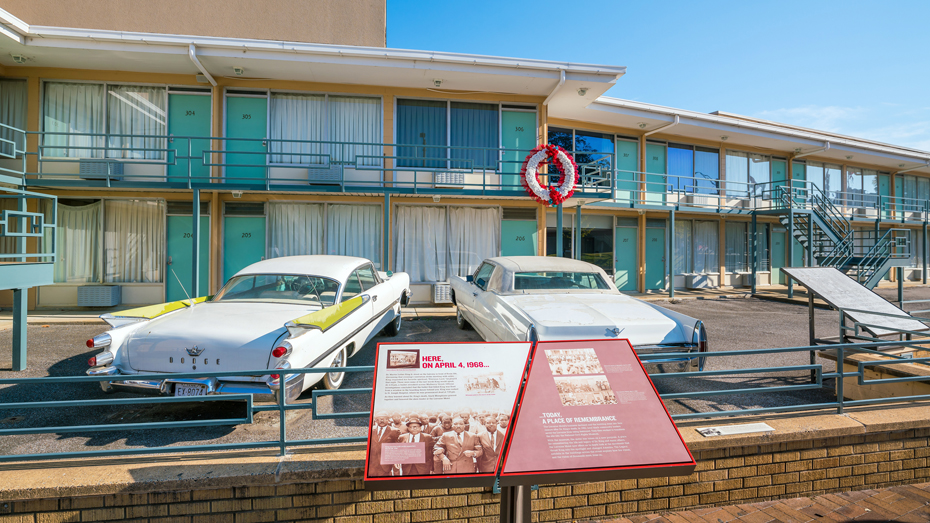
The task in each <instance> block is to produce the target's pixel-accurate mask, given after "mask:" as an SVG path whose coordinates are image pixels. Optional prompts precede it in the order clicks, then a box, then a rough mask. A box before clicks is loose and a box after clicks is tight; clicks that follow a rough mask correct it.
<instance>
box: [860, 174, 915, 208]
mask: <svg viewBox="0 0 930 523" xmlns="http://www.w3.org/2000/svg"><path fill="white" fill-rule="evenodd" d="M916 192H917V191H916V187H915V191H914V193H915V194H916ZM862 194H863V204H864V205H866V206H868V207H875V206H876V205H878V171H874V170H872V169H863V170H862Z"/></svg>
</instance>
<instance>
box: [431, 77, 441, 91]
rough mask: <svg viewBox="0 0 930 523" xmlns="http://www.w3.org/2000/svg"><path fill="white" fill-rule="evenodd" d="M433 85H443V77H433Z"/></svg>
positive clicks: (436, 86) (438, 86)
mask: <svg viewBox="0 0 930 523" xmlns="http://www.w3.org/2000/svg"><path fill="white" fill-rule="evenodd" d="M433 87H435V88H437V89H439V88H440V87H442V78H433Z"/></svg>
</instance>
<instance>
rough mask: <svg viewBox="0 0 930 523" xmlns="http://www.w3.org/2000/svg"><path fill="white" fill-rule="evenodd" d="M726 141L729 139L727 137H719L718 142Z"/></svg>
mask: <svg viewBox="0 0 930 523" xmlns="http://www.w3.org/2000/svg"><path fill="white" fill-rule="evenodd" d="M728 139H730V137H729V136H726V135H724V136H721V137H720V141H721V142H725V141H727V140H728Z"/></svg>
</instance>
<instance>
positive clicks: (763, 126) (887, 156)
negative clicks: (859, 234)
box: [549, 97, 930, 174]
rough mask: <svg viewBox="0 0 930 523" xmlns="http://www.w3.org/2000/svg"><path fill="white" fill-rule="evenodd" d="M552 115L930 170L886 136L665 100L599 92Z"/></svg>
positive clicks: (925, 160)
mask: <svg viewBox="0 0 930 523" xmlns="http://www.w3.org/2000/svg"><path fill="white" fill-rule="evenodd" d="M549 115H550V117H554V118H562V119H567V120H578V121H583V122H592V123H598V124H601V125H607V126H611V127H618V128H625V129H631V130H634V131H631V132H632V134H636V135H642V134H644V133H648V132H649V131H652V130H655V129H658V128H660V127H663V126H666V125H668V124H670V123H672V122H674V121H675V118H676V116H677V117H678V119H679V123H678V124H677V125H675V126H673V127H670V128H669V129H668V130H667V131H663V132H661V133H659V134H657V135H656V137H659V136H661V138H662V139H667V140H670V141H674V140H675V139H676V138H680V139H681V141H682V142H688V141H689V140H690V141H693V140H699V141H705V142H714V143H717V144H719V145H720V147H727V148H739V147H750V148H757V149H763V150H768V151H771V154H773V155H780V156H786V157H792V156H793V155H795V154H802V155H803V154H804V153H806V152H809V151H814V150H818V149H823V148H824V147H825V145H826V144H829V148H827V149H826V150H823V151H820V152H817V153H816V155H812V156H811V157H810V158H814V157H816V158H817V159H818V160H823V161H831V162H835V163H839V164H853V165H856V164H866V165H873V166H876V167H879V168H882V169H884V170H888V171H891V172H897V171H904V170H907V171H908V172H915V173H918V172H919V173H923V174H930V152H927V151H920V150H917V149H911V148H907V147H899V146H895V145H890V144H885V143H881V142H876V141H871V140H865V139H861V138H854V137H850V136H843V135H839V134H833V133H827V132H822V131H816V130H812V129H805V128H802V127H797V126H791V125H785V124H779V123H775V122H769V121H765V120H758V119H754V118H748V117H744V116H738V115H734V114H729V113H720V112H718V113H714V114H707V113H700V112H696V111H687V110H683V109H675V108H671V107H663V106H660V105H653V104H647V103H642V102H634V101H630V100H621V99H618V98H610V97H599V98H598V99H597V100H595V101H594V102H593V103H591V104H589V105H587V106H586V107H583V108H581V109H568V110H563V108H562V107H561V106H555V107H550V110H549Z"/></svg>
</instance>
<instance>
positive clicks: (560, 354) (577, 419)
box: [500, 340, 696, 486]
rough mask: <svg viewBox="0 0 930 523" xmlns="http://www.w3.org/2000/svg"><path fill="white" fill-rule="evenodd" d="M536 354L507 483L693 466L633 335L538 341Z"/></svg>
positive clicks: (673, 471) (664, 472) (687, 470)
mask: <svg viewBox="0 0 930 523" xmlns="http://www.w3.org/2000/svg"><path fill="white" fill-rule="evenodd" d="M534 353H535V354H534V356H533V361H532V364H531V365H530V370H529V375H528V378H527V381H526V386H525V388H524V390H523V393H522V395H521V399H520V406H519V409H518V411H517V415H516V417H515V419H514V424H513V425H514V429H513V433H512V434H511V439H510V441H509V446H508V449H507V451H506V457H505V460H504V464H503V468H502V471H501V474H500V484H501V486H509V485H523V484H536V483H553V482H570V481H601V480H612V479H625V478H643V477H661V476H682V475H688V474H691V473H692V472H693V471H694V468H695V466H696V464H695V462H694V457H692V456H691V452H690V451H689V450H688V447H687V445H686V444H685V442H684V440H683V439H682V437H681V434H680V433H679V432H678V428H677V427H676V426H675V423H674V422H673V421H672V418H671V416H670V415H669V413H668V410H666V408H665V404H664V403H662V400H661V398H660V397H659V393H658V392H657V391H656V389H655V387H654V386H653V384H652V380H650V379H649V376H648V374H647V373H646V370H645V369H644V368H643V365H642V363H641V362H640V361H639V358H638V357H637V356H636V352H635V351H634V350H633V347H632V346H631V345H630V343H629V341H627V340H593V341H552V342H539V343H537V344H536V347H535V350H534Z"/></svg>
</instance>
